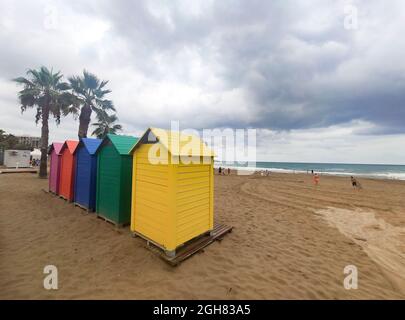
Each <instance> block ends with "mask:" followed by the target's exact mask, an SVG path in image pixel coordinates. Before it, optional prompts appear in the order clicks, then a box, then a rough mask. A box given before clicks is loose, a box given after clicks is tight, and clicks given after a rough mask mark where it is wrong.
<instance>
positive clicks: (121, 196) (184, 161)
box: [49, 128, 214, 255]
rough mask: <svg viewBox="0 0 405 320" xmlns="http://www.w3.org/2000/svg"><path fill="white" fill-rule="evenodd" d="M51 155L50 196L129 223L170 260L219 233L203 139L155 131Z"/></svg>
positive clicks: (65, 146)
mask: <svg viewBox="0 0 405 320" xmlns="http://www.w3.org/2000/svg"><path fill="white" fill-rule="evenodd" d="M151 148H154V149H152V150H151ZM165 152H166V153H167V157H166V161H162V159H164V158H165V157H162V153H165ZM49 156H50V173H49V191H50V192H52V193H54V194H56V195H59V196H60V197H62V198H64V199H66V200H67V201H70V202H74V203H75V204H77V205H78V206H80V207H82V208H84V209H87V210H89V211H95V212H96V213H97V215H98V216H100V217H102V218H104V219H106V220H107V221H110V222H112V223H114V224H116V225H117V226H123V225H126V224H130V228H131V231H132V232H133V233H134V234H136V235H139V236H141V237H143V238H145V239H147V240H150V241H151V242H153V243H154V244H156V245H157V246H159V247H161V248H162V249H164V250H165V251H166V253H167V254H168V255H174V254H175V250H176V248H178V247H179V246H181V245H182V244H184V243H186V242H187V241H189V240H191V239H193V238H195V237H197V236H199V235H201V234H204V233H207V232H210V231H212V230H213V227H214V217H213V198H214V174H213V165H214V153H213V152H212V151H211V150H210V149H209V148H208V147H207V146H206V145H205V143H204V142H203V141H202V140H200V139H199V138H198V137H196V136H191V135H186V134H182V133H180V132H174V131H167V130H163V129H157V128H149V129H148V130H146V132H145V133H144V134H143V135H142V136H141V137H140V138H136V137H132V136H124V135H113V134H108V135H107V136H106V137H105V138H104V139H103V140H100V139H92V138H83V139H81V140H80V141H73V140H66V141H65V142H64V143H58V142H54V143H52V144H51V146H50V149H49Z"/></svg>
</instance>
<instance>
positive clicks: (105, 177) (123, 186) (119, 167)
mask: <svg viewBox="0 0 405 320" xmlns="http://www.w3.org/2000/svg"><path fill="white" fill-rule="evenodd" d="M137 141H138V138H135V137H131V136H122V135H115V134H107V136H106V137H105V138H104V139H103V141H102V142H101V144H100V146H99V147H98V148H97V151H96V154H97V168H98V170H97V186H96V213H97V215H98V216H100V217H102V218H104V219H105V220H107V221H110V222H112V223H114V224H116V225H117V226H123V225H126V224H129V222H130V221H131V190H132V156H131V155H129V154H128V153H129V151H130V150H131V149H132V147H133V146H134V145H135V143H136V142H137Z"/></svg>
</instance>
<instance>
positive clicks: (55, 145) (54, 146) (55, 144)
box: [48, 142, 63, 155]
mask: <svg viewBox="0 0 405 320" xmlns="http://www.w3.org/2000/svg"><path fill="white" fill-rule="evenodd" d="M62 146H63V143H62V142H53V143H52V144H51V146H50V148H49V150H48V154H50V153H51V152H52V150H55V152H56V154H57V155H59V154H60V151H61V149H62Z"/></svg>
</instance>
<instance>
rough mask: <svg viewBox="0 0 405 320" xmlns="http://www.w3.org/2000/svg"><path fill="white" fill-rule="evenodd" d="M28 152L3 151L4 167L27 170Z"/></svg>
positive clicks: (28, 164) (28, 163)
mask: <svg viewBox="0 0 405 320" xmlns="http://www.w3.org/2000/svg"><path fill="white" fill-rule="evenodd" d="M30 153H31V151H30V150H6V151H4V165H5V166H6V167H7V168H27V167H29V166H30Z"/></svg>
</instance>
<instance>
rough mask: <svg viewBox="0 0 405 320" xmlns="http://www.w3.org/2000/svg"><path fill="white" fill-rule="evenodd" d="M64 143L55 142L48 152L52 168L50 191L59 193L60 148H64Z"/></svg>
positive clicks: (50, 169)
mask: <svg viewBox="0 0 405 320" xmlns="http://www.w3.org/2000/svg"><path fill="white" fill-rule="evenodd" d="M62 146H63V143H61V142H53V143H52V144H51V147H50V148H49V151H48V154H49V158H50V168H49V192H52V193H55V194H58V193H59V176H60V174H59V172H60V170H59V169H60V159H61V157H60V150H61V149H62Z"/></svg>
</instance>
